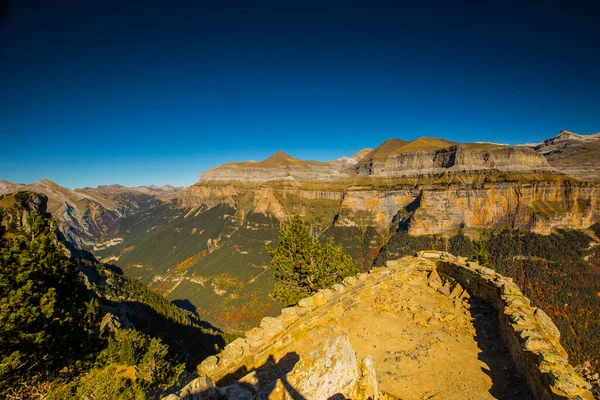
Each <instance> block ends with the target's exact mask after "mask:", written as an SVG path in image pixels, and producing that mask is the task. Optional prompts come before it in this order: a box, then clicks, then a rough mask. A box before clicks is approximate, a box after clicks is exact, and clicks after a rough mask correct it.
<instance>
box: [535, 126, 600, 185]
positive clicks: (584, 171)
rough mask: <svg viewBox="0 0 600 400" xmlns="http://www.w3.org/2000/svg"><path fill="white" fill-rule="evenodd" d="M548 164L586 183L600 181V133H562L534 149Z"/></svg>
mask: <svg viewBox="0 0 600 400" xmlns="http://www.w3.org/2000/svg"><path fill="white" fill-rule="evenodd" d="M533 148H534V150H536V151H537V152H539V153H540V154H542V155H544V157H546V159H547V160H548V163H549V164H550V165H551V166H552V167H553V168H556V169H557V170H560V171H562V172H564V173H565V174H567V175H570V176H573V177H575V178H577V179H580V180H584V181H600V133H596V134H592V135H579V134H576V133H573V132H569V131H561V132H560V133H559V134H558V135H557V136H555V137H553V138H550V139H547V140H545V141H544V142H542V143H540V144H539V145H536V146H534V147H533Z"/></svg>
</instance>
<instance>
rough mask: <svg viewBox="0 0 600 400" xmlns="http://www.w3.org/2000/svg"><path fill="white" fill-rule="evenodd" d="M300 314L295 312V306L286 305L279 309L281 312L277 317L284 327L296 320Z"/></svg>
mask: <svg viewBox="0 0 600 400" xmlns="http://www.w3.org/2000/svg"><path fill="white" fill-rule="evenodd" d="M299 318H300V316H299V315H298V313H297V312H296V307H286V308H284V309H283V310H281V314H279V316H278V317H277V319H279V320H280V321H281V323H282V324H283V326H284V327H285V328H287V327H288V326H290V325H291V324H293V323H294V322H296V321H297V320H298V319H299Z"/></svg>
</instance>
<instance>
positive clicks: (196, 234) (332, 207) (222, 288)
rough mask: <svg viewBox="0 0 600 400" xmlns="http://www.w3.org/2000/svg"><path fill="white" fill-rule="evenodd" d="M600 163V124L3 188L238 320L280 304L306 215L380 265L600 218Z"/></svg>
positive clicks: (190, 298)
mask: <svg viewBox="0 0 600 400" xmlns="http://www.w3.org/2000/svg"><path fill="white" fill-rule="evenodd" d="M598 163H600V134H596V135H577V134H574V133H571V132H568V131H562V132H560V133H559V134H558V135H557V136H555V137H553V138H551V139H548V140H546V141H544V142H543V143H539V144H534V145H517V146H509V145H503V144H496V143H457V142H453V141H449V140H445V139H439V138H419V139H416V140H413V141H406V140H401V139H389V140H387V141H385V142H384V143H382V144H381V145H380V146H378V147H376V148H374V149H362V150H360V151H358V152H357V153H356V154H354V155H352V156H349V157H342V158H339V159H336V160H331V161H327V162H321V161H313V160H300V159H297V158H294V157H292V156H290V155H288V154H286V153H284V152H278V153H275V154H274V155H272V156H271V157H269V158H267V159H265V160H262V161H244V162H231V163H227V164H224V165H221V166H219V167H216V168H213V169H210V170H207V171H204V172H202V174H201V175H200V178H199V180H198V182H197V183H196V184H194V185H191V186H189V187H187V188H174V187H168V186H167V187H161V188H158V187H154V186H150V187H137V188H126V187H122V186H119V185H111V186H99V187H97V188H84V189H76V190H69V189H66V188H63V187H61V186H59V185H57V184H55V183H53V182H51V181H48V180H42V181H39V182H35V183H33V184H29V185H16V184H11V183H8V182H5V181H2V182H0V195H5V194H9V193H15V192H19V191H32V192H38V193H42V194H45V195H46V196H47V197H48V199H49V200H48V210H49V212H50V213H51V214H52V215H53V216H54V218H55V219H56V220H57V223H58V227H59V229H60V230H61V232H62V233H63V235H64V236H65V238H66V239H67V240H69V241H70V242H71V243H72V244H74V245H76V246H78V247H81V248H83V249H86V250H92V251H93V252H94V253H95V254H96V256H97V257H101V258H103V259H104V261H110V262H111V263H116V264H118V265H119V266H120V267H122V268H123V270H124V271H125V273H126V274H127V275H129V276H131V277H135V278H138V279H140V280H141V281H142V282H143V283H145V284H147V285H149V286H150V288H152V289H154V290H156V291H158V292H160V293H162V294H163V295H165V296H166V297H167V298H168V299H169V300H172V301H175V302H176V303H177V304H179V305H181V306H183V307H186V308H188V309H190V310H193V311H194V312H197V313H198V314H200V316H201V317H202V318H204V319H206V320H208V321H209V322H211V323H213V324H214V325H215V326H218V327H220V328H223V329H226V330H231V331H235V330H238V329H244V328H246V327H249V326H254V325H255V324H256V323H257V321H258V320H260V318H261V317H262V316H264V315H268V314H273V313H275V312H277V311H278V309H279V306H278V305H277V304H276V303H274V302H273V301H272V300H270V299H269V297H268V293H269V292H270V291H271V290H272V285H273V283H272V281H271V279H272V278H271V275H272V273H270V271H269V270H270V267H269V257H268V254H267V252H266V249H265V246H266V245H267V244H270V243H274V242H275V241H276V240H277V232H278V230H279V228H280V224H281V222H282V221H285V220H286V219H287V218H288V217H290V216H292V215H295V214H298V215H301V216H303V217H304V219H305V220H306V221H307V222H308V223H309V224H310V225H311V226H312V230H313V233H314V234H315V235H316V236H317V237H318V238H319V239H320V240H324V239H325V238H326V237H328V236H333V237H334V238H335V239H336V240H337V241H338V242H341V243H342V244H343V245H344V247H345V249H346V251H347V252H348V253H349V254H350V255H352V257H353V258H354V259H355V260H356V261H357V262H358V263H359V265H360V266H361V267H362V268H363V269H365V270H367V269H369V268H370V267H371V266H373V265H376V264H381V263H384V262H385V260H386V259H387V258H393V257H397V256H398V255H399V254H400V253H401V252H402V251H403V250H401V246H400V245H399V243H400V241H404V240H407V239H406V236H405V235H406V234H408V235H409V236H408V237H410V238H419V237H423V238H427V237H433V236H439V237H442V238H446V240H447V238H452V237H454V236H455V235H457V233H461V234H466V235H467V236H469V237H471V238H478V237H479V236H480V235H481V234H482V233H483V232H486V231H489V230H490V229H499V228H505V227H506V228H511V229H519V228H520V229H525V230H527V231H531V232H536V233H540V234H549V233H551V232H553V231H554V230H556V229H561V228H565V229H588V228H589V227H590V226H591V225H593V224H594V223H595V222H597V221H599V220H600V203H599V199H600V173H599V172H598V171H599V169H598V168H597V167H598V165H597V164H598ZM411 240H412V239H411ZM423 243H426V244H427V245H430V243H431V242H427V241H424V242H423ZM423 245H425V244H423ZM399 249H400V250H399Z"/></svg>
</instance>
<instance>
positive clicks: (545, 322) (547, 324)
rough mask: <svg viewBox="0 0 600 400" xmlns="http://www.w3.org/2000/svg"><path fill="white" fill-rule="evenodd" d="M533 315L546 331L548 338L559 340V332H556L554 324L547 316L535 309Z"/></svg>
mask: <svg viewBox="0 0 600 400" xmlns="http://www.w3.org/2000/svg"><path fill="white" fill-rule="evenodd" d="M533 315H535V318H536V319H537V321H538V322H539V323H540V325H541V326H542V327H543V328H544V329H545V330H546V332H547V333H548V334H549V335H550V337H551V338H552V339H553V340H559V339H560V331H559V330H558V328H557V327H556V325H554V322H552V319H551V318H550V317H549V316H548V314H546V313H545V312H544V311H543V310H541V309H539V308H536V309H535V312H534V313H533Z"/></svg>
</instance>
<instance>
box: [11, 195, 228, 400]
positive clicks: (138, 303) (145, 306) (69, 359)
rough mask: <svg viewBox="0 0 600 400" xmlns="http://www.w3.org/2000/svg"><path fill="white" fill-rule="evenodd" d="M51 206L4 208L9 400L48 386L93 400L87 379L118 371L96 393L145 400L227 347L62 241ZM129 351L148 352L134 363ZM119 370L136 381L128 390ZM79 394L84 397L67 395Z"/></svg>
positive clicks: (28, 199) (17, 198) (25, 202)
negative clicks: (113, 387)
mask: <svg viewBox="0 0 600 400" xmlns="http://www.w3.org/2000/svg"><path fill="white" fill-rule="evenodd" d="M47 203H48V199H47V197H45V196H43V195H39V194H33V193H28V192H20V193H17V194H16V195H9V196H5V197H3V198H2V199H0V255H1V257H0V270H1V276H2V279H1V280H0V303H1V304H3V306H2V313H0V322H1V323H0V339H1V342H2V346H0V359H1V360H2V369H0V377H1V379H0V394H1V395H2V396H3V397H4V396H7V398H29V397H30V396H33V392H32V391H37V392H38V393H43V392H45V391H47V390H48V385H47V383H48V381H49V380H55V382H54V383H55V384H58V385H59V387H60V388H61V390H63V392H61V393H62V394H61V395H57V396H58V397H54V398H71V397H79V398H82V397H95V396H94V395H92V394H91V393H88V392H85V391H84V392H82V390H83V389H82V388H85V387H86V384H85V383H86V380H87V379H91V378H90V377H89V375H90V374H92V376H95V375H94V374H98V373H100V372H102V373H105V372H107V371H108V370H106V368H108V367H111V366H112V367H113V372H111V373H110V374H109V375H108V376H105V378H106V379H105V380H103V381H99V382H95V383H94V385H91V387H89V388H88V389H89V390H92V391H94V392H97V390H103V389H102V388H103V387H104V386H103V385H108V381H111V382H116V381H119V382H121V384H122V385H124V386H123V388H122V390H130V389H131V390H133V389H135V391H138V392H141V393H143V392H148V391H151V390H155V389H158V388H164V387H165V386H164V385H166V384H168V382H169V380H171V379H173V378H175V377H176V376H177V374H178V373H179V372H178V371H180V367H178V366H177V365H178V363H181V362H183V363H187V364H188V366H189V367H190V368H192V367H193V366H195V365H196V364H197V363H198V361H200V360H201V359H202V358H204V357H205V356H207V355H210V354H212V353H213V352H215V351H216V349H217V347H222V346H223V345H224V344H225V342H224V340H223V337H222V335H221V334H220V333H219V332H218V331H216V330H214V329H210V328H209V327H208V325H207V324H205V323H203V322H202V321H200V320H198V319H197V318H196V317H195V316H194V315H193V314H191V313H189V312H185V311H182V310H181V309H180V308H178V307H177V306H175V305H174V304H172V303H170V302H169V301H167V300H166V299H164V298H163V297H162V296H160V295H158V294H156V293H153V292H150V291H149V290H148V289H147V288H146V287H145V286H144V285H142V284H140V283H139V282H136V281H134V280H131V279H129V278H127V277H125V276H123V275H122V273H121V272H120V271H119V269H118V268H117V267H115V266H110V265H102V264H100V263H99V262H98V261H97V260H95V259H94V258H93V257H92V256H91V255H90V254H89V253H86V252H82V251H81V250H78V249H75V248H73V247H72V246H71V244H70V243H68V242H64V241H63V239H62V235H61V234H60V232H58V231H57V230H56V225H55V224H54V221H53V220H52V219H51V216H50V215H49V214H47ZM107 338H108V339H107ZM132 340H133V342H131V341H132ZM130 342H131V343H130ZM127 343H129V344H127ZM126 345H127V346H130V347H131V346H133V348H135V349H136V350H135V351H136V352H141V353H139V354H136V353H132V354H131V357H130V358H128V357H129V356H128V355H127V354H128V353H127V351H126V350H125V349H126V348H125V347H122V346H126ZM155 351H158V353H157V352H155ZM144 353H145V354H144ZM125 356H127V357H125ZM107 357H108V358H107ZM147 362H152V363H157V364H154V365H155V366H154V367H153V368H154V371H155V372H152V371H148V370H147V369H145V368H147V367H148V365H146V364H145V363H147ZM115 366H116V367H118V368H123V367H125V368H134V367H135V368H137V369H138V371H139V374H137V378H136V377H135V376H134V378H133V382H131V381H129V382H127V380H123V379H122V377H121V376H120V373H119V372H118V371H117V370H115V369H114V367H115ZM158 366H160V370H158V371H157V370H156V368H159V367H158ZM118 368H117V369H118ZM144 371H146V372H144ZM61 382H66V383H67V387H63V386H61V385H60V383H61ZM78 382H79V383H78ZM88 385H89V383H88ZM132 388H133V389H132ZM75 389H77V396H75V394H74V393H71V395H66V393H64V390H66V391H75ZM88 389H85V390H88ZM117 393H118V391H117ZM115 395H116V393H113V394H111V396H115ZM112 398H114V397H112Z"/></svg>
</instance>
